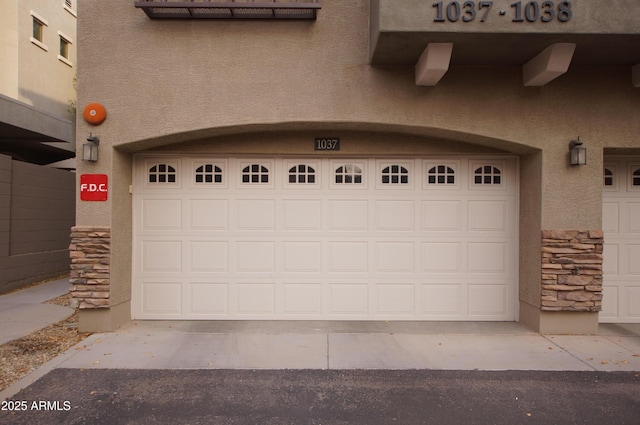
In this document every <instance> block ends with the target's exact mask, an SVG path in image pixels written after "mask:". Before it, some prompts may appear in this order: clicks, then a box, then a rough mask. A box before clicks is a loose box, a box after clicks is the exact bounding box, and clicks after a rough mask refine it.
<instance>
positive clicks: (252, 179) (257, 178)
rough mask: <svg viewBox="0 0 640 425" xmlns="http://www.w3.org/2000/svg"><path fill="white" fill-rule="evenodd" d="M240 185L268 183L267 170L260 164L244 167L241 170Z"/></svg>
mask: <svg viewBox="0 0 640 425" xmlns="http://www.w3.org/2000/svg"><path fill="white" fill-rule="evenodd" d="M242 183H259V184H260V183H269V169H268V168H267V167H265V166H264V165H260V164H251V165H248V166H246V167H244V168H243V169H242Z"/></svg>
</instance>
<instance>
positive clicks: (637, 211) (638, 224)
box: [627, 202, 640, 233]
mask: <svg viewBox="0 0 640 425" xmlns="http://www.w3.org/2000/svg"><path fill="white" fill-rule="evenodd" d="M628 208H629V209H628V218H627V220H628V229H629V232H632V233H640V202H632V203H629V204H628Z"/></svg>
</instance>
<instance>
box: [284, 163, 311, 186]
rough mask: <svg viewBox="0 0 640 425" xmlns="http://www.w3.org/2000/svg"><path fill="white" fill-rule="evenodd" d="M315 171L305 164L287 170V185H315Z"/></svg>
mask: <svg viewBox="0 0 640 425" xmlns="http://www.w3.org/2000/svg"><path fill="white" fill-rule="evenodd" d="M315 182H316V170H315V169H314V168H313V167H311V166H309V165H305V164H299V165H296V166H295V167H291V168H289V183H300V184H315Z"/></svg>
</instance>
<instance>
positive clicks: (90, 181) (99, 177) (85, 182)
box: [80, 174, 109, 201]
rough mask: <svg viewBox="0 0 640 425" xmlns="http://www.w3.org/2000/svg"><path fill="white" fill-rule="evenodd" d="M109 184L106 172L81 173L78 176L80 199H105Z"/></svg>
mask: <svg viewBox="0 0 640 425" xmlns="http://www.w3.org/2000/svg"><path fill="white" fill-rule="evenodd" d="M108 194H109V185H108V183H107V175H106V174H82V175H81V176H80V200H81V201H106V200H107V195H108Z"/></svg>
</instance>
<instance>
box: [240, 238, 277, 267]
mask: <svg viewBox="0 0 640 425" xmlns="http://www.w3.org/2000/svg"><path fill="white" fill-rule="evenodd" d="M275 246H276V244H275V242H270V241H239V242H237V243H236V254H235V259H236V262H237V271H239V272H273V271H275V257H276V253H275Z"/></svg>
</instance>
